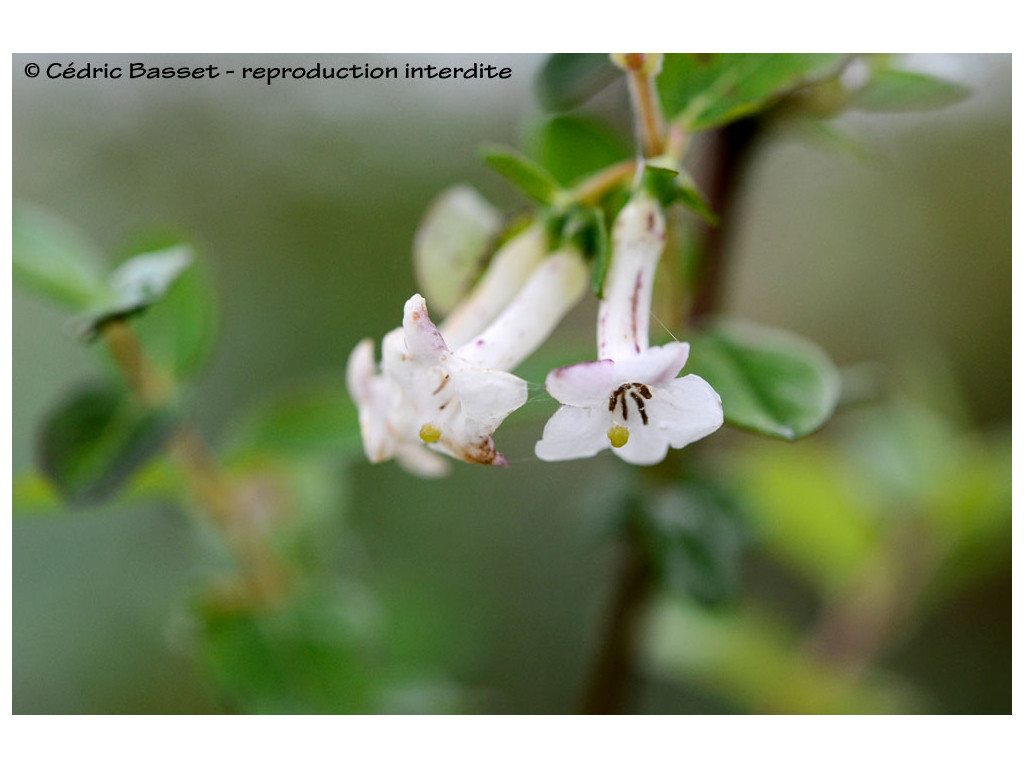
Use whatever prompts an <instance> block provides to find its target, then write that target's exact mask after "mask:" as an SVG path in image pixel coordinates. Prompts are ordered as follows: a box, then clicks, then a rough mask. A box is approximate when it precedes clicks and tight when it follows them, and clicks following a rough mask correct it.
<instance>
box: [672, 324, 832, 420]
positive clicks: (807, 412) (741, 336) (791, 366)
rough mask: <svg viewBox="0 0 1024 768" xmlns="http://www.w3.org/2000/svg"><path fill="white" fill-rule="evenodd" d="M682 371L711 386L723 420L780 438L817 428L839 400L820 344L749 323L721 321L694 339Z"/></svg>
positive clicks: (828, 361)
mask: <svg viewBox="0 0 1024 768" xmlns="http://www.w3.org/2000/svg"><path fill="white" fill-rule="evenodd" d="M686 371H687V372H688V373H695V374H697V375H698V376H700V377H701V378H703V379H704V380H706V381H707V382H708V383H709V384H710V385H711V386H712V387H714V388H715V391H717V392H718V394H719V395H720V396H721V398H722V407H723V409H724V410H725V420H726V422H728V423H729V424H732V425H733V426H735V427H740V428H742V429H748V430H751V431H753V432H758V433H760V434H763V435H768V436H770V437H780V438H783V439H786V440H796V439H797V438H800V437H803V436H805V435H808V434H810V433H812V432H814V431H815V430H817V429H819V428H820V427H821V426H822V425H823V424H824V423H825V422H826V421H827V420H828V418H829V417H830V416H831V415H832V412H833V410H835V406H836V402H837V401H838V399H839V390H840V377H839V372H838V371H837V370H836V367H835V365H834V364H833V363H832V361H831V360H829V358H828V356H827V355H826V354H825V353H824V352H823V351H822V350H821V348H820V347H818V346H817V345H816V344H813V343H812V342H810V341H808V340H806V339H803V338H801V337H799V336H795V335H793V334H790V333H787V332H784V331H780V330H776V329H769V328H763V327H759V326H754V325H749V324H738V323H730V324H728V325H721V326H719V327H717V328H715V329H713V330H711V331H709V332H707V333H705V334H702V335H700V336H698V337H696V338H694V339H693V340H692V341H691V346H690V359H689V361H688V362H687V365H686Z"/></svg>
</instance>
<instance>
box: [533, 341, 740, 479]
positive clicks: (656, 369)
mask: <svg viewBox="0 0 1024 768" xmlns="http://www.w3.org/2000/svg"><path fill="white" fill-rule="evenodd" d="M689 351H690V347H689V345H688V344H682V343H679V342H675V343H672V344H666V345H665V346H663V347H651V348H650V349H647V350H645V351H644V352H642V353H640V354H638V355H632V356H630V357H626V358H624V359H622V360H618V361H616V360H597V361H594V362H587V363H578V364H576V365H570V366H567V367H565V368H557V369H555V370H553V371H551V373H549V374H548V376H547V380H546V381H545V385H546V386H547V390H548V392H549V393H550V394H551V396H552V397H554V398H555V399H556V400H558V401H559V402H560V403H562V407H561V408H559V409H558V411H557V412H556V413H555V415H554V416H552V417H551V418H550V419H549V420H548V423H547V424H546V425H545V426H544V435H543V437H542V438H541V439H540V441H539V442H538V443H537V445H536V449H535V450H536V453H537V457H538V458H540V459H543V460H544V461H562V460H565V459H582V458H586V457H588V456H594V455H595V454H597V453H599V452H600V451H602V450H604V449H605V448H611V449H612V450H613V451H614V452H615V453H616V454H618V455H619V456H620V457H622V458H623V459H624V460H626V461H628V462H630V463H631V464H657V463H658V462H660V461H661V460H662V459H664V458H665V454H667V453H668V449H669V447H670V446H671V447H672V448H682V447H683V446H685V445H689V444H690V443H692V442H694V441H695V440H699V439H700V438H702V437H705V436H707V435H710V434H711V433H712V432H714V431H715V430H716V429H718V428H719V427H720V426H722V400H721V398H719V396H718V393H717V392H715V390H713V389H712V388H711V385H709V384H708V383H707V382H706V381H704V380H703V379H702V378H700V377H699V376H694V375H690V376H684V377H683V378H676V376H677V375H678V374H679V371H680V369H682V367H683V365H684V364H685V363H686V358H687V355H688V354H689Z"/></svg>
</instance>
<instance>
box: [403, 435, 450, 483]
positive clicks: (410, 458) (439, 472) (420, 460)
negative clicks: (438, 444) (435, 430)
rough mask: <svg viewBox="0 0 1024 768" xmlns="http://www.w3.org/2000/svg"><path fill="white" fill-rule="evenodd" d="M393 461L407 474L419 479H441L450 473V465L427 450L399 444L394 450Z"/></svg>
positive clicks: (418, 446) (407, 444) (420, 446)
mask: <svg viewBox="0 0 1024 768" xmlns="http://www.w3.org/2000/svg"><path fill="white" fill-rule="evenodd" d="M395 461H397V462H398V464H399V466H401V467H402V469H404V470H406V471H407V472H411V473H412V474H414V475H419V476H420V477H443V476H444V475H447V474H448V473H449V472H451V469H452V468H451V465H450V464H449V463H448V462H447V461H445V460H444V459H443V458H441V457H440V456H439V455H437V454H436V453H434V452H433V451H432V450H430V449H429V448H426V447H424V446H422V445H413V444H411V443H401V444H399V445H398V447H397V448H396V450H395Z"/></svg>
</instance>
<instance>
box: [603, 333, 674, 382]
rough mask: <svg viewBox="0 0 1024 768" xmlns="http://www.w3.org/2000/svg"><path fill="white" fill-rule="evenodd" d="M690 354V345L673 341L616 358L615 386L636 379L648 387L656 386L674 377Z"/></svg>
mask: <svg viewBox="0 0 1024 768" xmlns="http://www.w3.org/2000/svg"><path fill="white" fill-rule="evenodd" d="M689 356H690V345H689V344H687V343H686V342H681V341H673V342H672V343H670V344H665V345H663V346H660V347H651V348H650V349H648V350H646V351H644V352H642V353H641V354H639V355H633V356H631V357H624V358H622V359H620V360H616V361H615V364H616V370H615V375H616V377H617V378H618V379H619V380H618V381H616V382H615V386H616V387H617V386H619V385H620V384H626V383H629V382H633V381H638V382H640V383H642V384H646V385H647V386H649V387H658V386H662V385H664V384H667V383H668V382H670V381H672V380H673V379H675V377H676V376H678V375H679V371H680V370H682V368H683V366H684V365H686V358H687V357H689Z"/></svg>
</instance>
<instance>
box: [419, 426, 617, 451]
mask: <svg viewBox="0 0 1024 768" xmlns="http://www.w3.org/2000/svg"><path fill="white" fill-rule="evenodd" d="M420 434H421V435H422V434H423V433H422V432H421V433H420ZM608 439H609V440H611V441H612V448H621V447H622V446H624V445H625V444H626V443H628V442H629V430H628V429H626V428H625V427H623V426H622V425H621V424H616V425H615V426H613V427H612V428H611V429H609V430H608Z"/></svg>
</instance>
